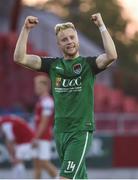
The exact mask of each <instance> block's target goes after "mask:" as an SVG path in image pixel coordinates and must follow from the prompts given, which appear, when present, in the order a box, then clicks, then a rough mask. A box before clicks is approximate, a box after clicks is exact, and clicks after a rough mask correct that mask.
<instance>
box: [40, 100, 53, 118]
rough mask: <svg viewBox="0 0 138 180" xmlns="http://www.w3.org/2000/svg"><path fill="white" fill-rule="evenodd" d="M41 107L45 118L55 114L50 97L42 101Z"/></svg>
mask: <svg viewBox="0 0 138 180" xmlns="http://www.w3.org/2000/svg"><path fill="white" fill-rule="evenodd" d="M41 105H42V108H43V110H42V115H43V116H51V115H52V114H53V110H54V102H53V100H52V98H50V97H46V98H43V100H42V101H41Z"/></svg>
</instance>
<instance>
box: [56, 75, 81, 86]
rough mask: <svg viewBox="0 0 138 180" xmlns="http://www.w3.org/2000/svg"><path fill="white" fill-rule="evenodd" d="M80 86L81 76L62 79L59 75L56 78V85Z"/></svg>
mask: <svg viewBox="0 0 138 180" xmlns="http://www.w3.org/2000/svg"><path fill="white" fill-rule="evenodd" d="M79 86H81V76H79V77H77V78H73V79H62V78H61V77H57V78H56V87H60V88H61V87H63V88H68V87H79Z"/></svg>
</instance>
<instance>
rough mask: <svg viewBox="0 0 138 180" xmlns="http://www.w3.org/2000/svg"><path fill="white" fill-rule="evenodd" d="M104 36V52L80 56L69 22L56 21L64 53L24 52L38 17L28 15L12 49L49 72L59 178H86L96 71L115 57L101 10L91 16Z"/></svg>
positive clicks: (22, 60)
mask: <svg viewBox="0 0 138 180" xmlns="http://www.w3.org/2000/svg"><path fill="white" fill-rule="evenodd" d="M91 20H92V21H93V22H94V23H95V24H96V25H97V27H98V28H99V31H100V33H101V37H102V40H103V45H104V50H105V52H104V53H103V54H100V55H99V56H97V57H82V56H80V54H79V39H78V35H77V31H76V29H75V27H74V25H73V24H72V23H70V22H67V23H63V24H57V25H56V26H55V33H56V37H57V45H58V46H59V48H60V50H61V51H62V52H63V57H57V58H54V57H53V58H52V57H51V58H49V57H39V56H37V55H31V54H27V51H26V44H27V39H28V35H29V32H30V30H31V29H32V28H33V27H35V26H36V25H37V24H38V23H39V21H38V18H37V17H33V16H28V17H27V18H26V20H25V22H24V25H23V27H22V30H21V33H20V36H19V39H18V41H17V45H16V48H15V52H14V61H15V62H16V63H19V64H21V65H23V66H26V67H29V68H31V69H33V70H36V71H43V72H46V73H48V74H49V76H50V78H51V81H52V93H53V96H54V103H55V123H54V134H55V140H56V146H57V150H58V154H59V157H60V161H61V170H60V178H61V179H87V172H86V166H85V157H86V153H87V151H88V149H89V147H90V145H91V142H92V138H93V130H94V105H93V100H94V98H93V86H94V80H95V76H96V74H97V73H99V72H101V71H103V70H105V69H106V68H107V67H109V66H110V65H111V64H112V63H113V61H115V60H116V59H117V52H116V48H115V45H114V42H113V40H112V38H111V36H110V34H109V32H108V30H107V28H106V26H105V24H104V22H103V19H102V17H101V14H100V13H96V14H94V15H92V16H91Z"/></svg>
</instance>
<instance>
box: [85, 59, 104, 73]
mask: <svg viewBox="0 0 138 180" xmlns="http://www.w3.org/2000/svg"><path fill="white" fill-rule="evenodd" d="M96 59H97V56H94V57H87V58H86V61H87V62H88V63H89V65H90V67H91V70H92V73H93V74H94V75H96V74H98V73H100V72H102V71H104V70H105V68H104V69H99V68H98V66H97V64H96Z"/></svg>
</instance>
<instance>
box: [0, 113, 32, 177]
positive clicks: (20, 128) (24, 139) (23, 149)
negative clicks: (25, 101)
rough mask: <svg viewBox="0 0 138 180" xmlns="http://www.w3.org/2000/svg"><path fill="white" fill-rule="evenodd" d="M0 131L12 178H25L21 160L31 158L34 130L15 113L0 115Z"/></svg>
mask: <svg viewBox="0 0 138 180" xmlns="http://www.w3.org/2000/svg"><path fill="white" fill-rule="evenodd" d="M0 131H1V133H2V134H3V135H4V138H5V144H6V147H7V149H8V152H9V155H10V162H11V163H12V165H13V176H14V178H17V179H22V178H25V166H24V162H23V161H24V160H31V159H32V145H31V142H32V139H33V137H34V131H33V130H32V129H31V128H30V127H29V126H28V124H27V122H25V120H24V119H23V118H21V117H19V116H15V115H5V116H0Z"/></svg>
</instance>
